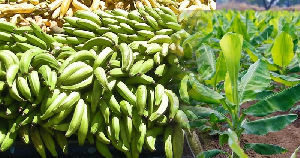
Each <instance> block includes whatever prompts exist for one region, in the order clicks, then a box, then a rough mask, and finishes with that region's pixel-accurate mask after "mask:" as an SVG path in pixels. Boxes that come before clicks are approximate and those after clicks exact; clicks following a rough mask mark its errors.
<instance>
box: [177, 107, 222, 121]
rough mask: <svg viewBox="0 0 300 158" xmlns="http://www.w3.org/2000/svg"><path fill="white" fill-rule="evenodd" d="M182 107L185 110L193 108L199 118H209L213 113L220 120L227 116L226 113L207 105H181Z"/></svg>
mask: <svg viewBox="0 0 300 158" xmlns="http://www.w3.org/2000/svg"><path fill="white" fill-rule="evenodd" d="M180 109H181V110H183V111H187V110H191V111H193V113H194V114H195V115H197V116H198V117H199V118H208V117H209V116H210V115H211V114H214V115H215V116H216V117H217V118H218V119H219V120H224V119H225V118H226V116H225V115H223V114H221V113H219V112H218V111H216V110H213V109H211V108H206V107H195V106H181V107H180Z"/></svg>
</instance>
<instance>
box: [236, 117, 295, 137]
mask: <svg viewBox="0 0 300 158" xmlns="http://www.w3.org/2000/svg"><path fill="white" fill-rule="evenodd" d="M297 117H298V115H296V114H288V115H280V116H274V117H270V118H264V119H260V120H255V121H251V122H246V123H245V124H243V126H242V127H243V128H244V129H245V130H244V133H245V134H255V135H265V134H267V133H269V132H276V131H280V130H282V129H284V128H285V127H286V126H287V125H289V124H291V123H292V122H294V121H295V120H296V119H297Z"/></svg>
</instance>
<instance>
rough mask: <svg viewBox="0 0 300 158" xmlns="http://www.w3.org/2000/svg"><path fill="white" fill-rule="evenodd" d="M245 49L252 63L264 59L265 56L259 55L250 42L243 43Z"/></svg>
mask: <svg viewBox="0 0 300 158" xmlns="http://www.w3.org/2000/svg"><path fill="white" fill-rule="evenodd" d="M243 49H245V50H246V52H247V54H248V55H249V57H250V58H251V60H252V61H254V62H256V61H257V60H258V59H263V56H262V55H261V54H259V53H257V50H256V49H255V47H254V46H252V45H251V44H250V43H249V42H247V41H246V40H244V41H243Z"/></svg>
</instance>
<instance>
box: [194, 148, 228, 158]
mask: <svg viewBox="0 0 300 158" xmlns="http://www.w3.org/2000/svg"><path fill="white" fill-rule="evenodd" d="M224 153H225V151H223V150H219V149H212V150H207V151H204V152H202V153H201V154H199V155H197V158H213V157H215V156H217V155H219V154H224Z"/></svg>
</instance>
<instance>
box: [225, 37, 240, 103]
mask: <svg viewBox="0 0 300 158" xmlns="http://www.w3.org/2000/svg"><path fill="white" fill-rule="evenodd" d="M242 45H243V36H242V35H240V34H236V33H226V35H225V36H224V37H223V38H222V39H221V41H220V46H221V48H222V51H223V53H224V57H225V61H226V66H227V71H228V73H229V77H230V81H231V87H232V92H233V98H234V103H235V104H236V105H238V103H239V101H238V83H237V79H238V74H239V69H240V59H241V52H242Z"/></svg>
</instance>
